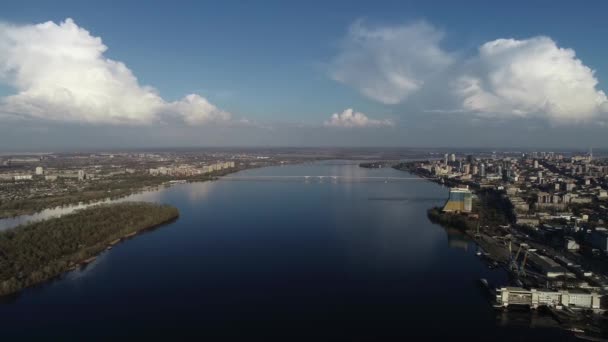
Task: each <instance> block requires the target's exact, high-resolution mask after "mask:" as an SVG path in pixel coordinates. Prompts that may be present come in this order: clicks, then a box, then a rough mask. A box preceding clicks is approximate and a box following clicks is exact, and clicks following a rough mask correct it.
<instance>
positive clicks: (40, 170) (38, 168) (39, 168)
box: [36, 166, 44, 176]
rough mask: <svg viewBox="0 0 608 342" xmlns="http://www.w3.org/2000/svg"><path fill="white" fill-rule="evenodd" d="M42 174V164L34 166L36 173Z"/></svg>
mask: <svg viewBox="0 0 608 342" xmlns="http://www.w3.org/2000/svg"><path fill="white" fill-rule="evenodd" d="M43 174H44V169H43V168H42V166H38V167H36V175H38V176H42V175H43Z"/></svg>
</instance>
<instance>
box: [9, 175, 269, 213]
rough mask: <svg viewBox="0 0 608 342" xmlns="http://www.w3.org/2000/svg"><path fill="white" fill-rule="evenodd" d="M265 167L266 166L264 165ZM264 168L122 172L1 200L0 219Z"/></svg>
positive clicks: (112, 198) (113, 198)
mask: <svg viewBox="0 0 608 342" xmlns="http://www.w3.org/2000/svg"><path fill="white" fill-rule="evenodd" d="M264 166H266V165H264ZM257 167H263V166H258V165H246V166H241V167H235V168H231V169H224V170H219V171H213V172H211V173H208V174H203V175H195V176H187V177H177V178H176V177H172V176H163V175H159V176H150V175H126V176H125V175H121V176H117V177H116V178H115V179H112V181H111V182H109V183H104V184H98V183H95V182H92V183H90V184H88V185H87V186H86V187H85V189H83V190H82V191H78V192H74V193H67V194H61V195H52V196H39V197H32V198H28V199H22V200H13V201H2V200H0V219H4V218H13V217H17V216H22V215H32V214H35V213H38V212H40V211H42V210H47V209H54V208H60V207H63V206H68V205H77V204H91V203H95V202H102V201H106V200H115V199H119V198H122V197H126V196H129V195H133V194H136V193H140V192H144V191H148V190H154V189H157V188H158V187H159V186H163V185H171V184H172V181H175V180H180V181H186V182H189V183H192V182H206V181H212V180H215V179H218V178H219V177H222V176H226V175H229V174H232V173H236V172H239V171H243V170H248V169H253V168H257Z"/></svg>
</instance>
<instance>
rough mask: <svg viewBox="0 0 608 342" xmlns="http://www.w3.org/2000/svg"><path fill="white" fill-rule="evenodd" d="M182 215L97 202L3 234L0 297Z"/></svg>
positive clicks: (166, 208) (153, 207)
mask: <svg viewBox="0 0 608 342" xmlns="http://www.w3.org/2000/svg"><path fill="white" fill-rule="evenodd" d="M178 216H179V211H178V210H177V208H174V207H171V206H168V205H159V204H152V203H139V202H125V203H115V204H106V205H97V206H93V207H89V208H86V209H82V210H78V211H75V212H74V213H71V214H68V215H64V216H60V217H56V218H51V219H48V220H44V221H39V222H32V223H29V224H26V225H21V226H19V227H16V228H14V229H10V230H7V231H4V232H0V295H6V294H10V293H14V292H17V291H19V290H21V289H23V288H25V287H28V286H31V285H34V284H37V283H40V282H43V281H45V280H48V279H51V278H53V277H56V276H58V275H60V274H61V273H63V272H65V271H67V270H69V269H71V268H73V267H75V266H77V265H78V264H79V263H81V262H82V261H84V260H86V259H88V258H91V257H93V256H96V255H97V254H99V253H100V252H102V251H103V250H104V249H105V248H107V246H108V245H110V243H111V242H112V241H115V240H117V239H121V238H123V237H125V236H126V235H129V234H131V233H135V232H139V231H142V230H146V229H150V228H153V227H156V226H158V225H160V224H163V223H167V222H169V221H171V220H173V219H175V218H177V217H178Z"/></svg>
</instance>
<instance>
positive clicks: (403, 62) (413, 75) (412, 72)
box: [330, 21, 453, 104]
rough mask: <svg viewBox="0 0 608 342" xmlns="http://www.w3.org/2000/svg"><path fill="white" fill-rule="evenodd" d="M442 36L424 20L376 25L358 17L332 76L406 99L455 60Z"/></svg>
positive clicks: (384, 96)
mask: <svg viewBox="0 0 608 342" xmlns="http://www.w3.org/2000/svg"><path fill="white" fill-rule="evenodd" d="M442 38H443V33H442V32H440V31H439V30H437V29H435V28H434V27H433V26H431V25H429V24H427V23H426V22H422V21H421V22H416V23H413V24H409V25H402V26H392V27H389V26H384V27H374V28H370V27H367V26H365V25H364V24H363V23H362V22H361V21H357V22H355V23H354V24H353V25H352V26H351V27H350V30H349V31H348V35H347V37H346V39H345V40H344V42H343V45H342V47H341V51H340V53H339V54H338V55H337V56H336V57H335V58H334V59H333V61H332V63H331V65H330V77H331V78H332V79H334V80H336V81H338V82H341V83H344V84H346V85H349V86H351V87H354V88H356V89H358V90H359V91H360V92H361V93H362V94H363V95H365V96H367V97H369V98H371V99H374V100H377V101H379V102H382V103H385V104H397V103H401V102H403V101H404V100H405V99H406V98H407V97H408V96H409V95H410V94H412V93H414V92H416V91H417V90H418V89H420V88H421V87H423V86H424V84H425V81H426V80H427V79H428V78H429V77H430V76H431V75H432V74H435V73H437V72H440V71H441V70H443V69H445V68H446V67H448V66H449V65H450V64H451V63H452V62H453V59H452V57H451V56H450V55H449V54H447V53H445V52H444V51H443V50H442V49H441V48H440V47H439V43H440V41H441V39H442Z"/></svg>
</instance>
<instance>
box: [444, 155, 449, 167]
mask: <svg viewBox="0 0 608 342" xmlns="http://www.w3.org/2000/svg"><path fill="white" fill-rule="evenodd" d="M443 163H444V164H445V165H448V154H447V153H446V154H445V155H444V156H443Z"/></svg>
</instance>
